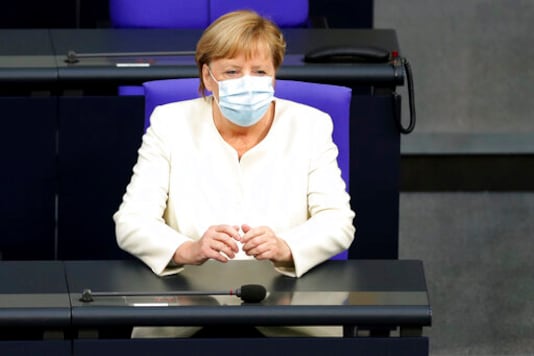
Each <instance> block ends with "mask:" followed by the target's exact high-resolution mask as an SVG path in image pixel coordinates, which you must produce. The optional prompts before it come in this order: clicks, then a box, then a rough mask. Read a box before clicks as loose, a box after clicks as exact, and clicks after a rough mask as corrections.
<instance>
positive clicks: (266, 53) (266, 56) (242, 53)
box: [213, 40, 273, 65]
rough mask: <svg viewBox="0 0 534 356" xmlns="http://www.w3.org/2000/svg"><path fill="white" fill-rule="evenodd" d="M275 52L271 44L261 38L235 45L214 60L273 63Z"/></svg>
mask: <svg viewBox="0 0 534 356" xmlns="http://www.w3.org/2000/svg"><path fill="white" fill-rule="evenodd" d="M272 56H273V54H272V51H271V48H270V46H269V45H268V44H267V43H265V42H263V41H259V40H255V41H247V42H246V44H245V43H242V44H241V45H240V46H238V45H235V44H234V45H233V46H231V48H228V49H227V50H226V51H223V53H221V56H220V57H218V58H215V59H214V60H213V62H226V63H227V62H233V63H245V62H250V63H261V64H264V65H272V64H273V57H272Z"/></svg>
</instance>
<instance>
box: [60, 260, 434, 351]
mask: <svg viewBox="0 0 534 356" xmlns="http://www.w3.org/2000/svg"><path fill="white" fill-rule="evenodd" d="M65 269H66V276H67V282H68V284H69V291H70V298H71V304H72V324H73V328H74V329H75V330H78V332H79V335H80V336H81V337H79V338H77V340H76V341H75V344H74V348H75V350H76V349H78V350H80V351H82V352H85V353H84V354H88V353H87V351H83V350H92V351H93V352H98V350H103V349H105V348H107V349H109V348H112V349H115V350H117V351H118V350H121V351H125V350H128V352H133V353H134V354H136V355H137V354H145V352H147V353H148V352H149V350H150V348H151V347H157V348H158V350H161V349H167V348H168V349H169V350H170V349H172V348H176V349H180V350H181V351H187V350H195V352H199V353H200V354H203V353H209V352H213V351H214V350H216V349H219V352H221V351H223V352H224V350H221V349H220V348H221V347H228V348H227V349H226V351H230V350H232V352H234V351H233V350H234V348H235V347H236V346H237V344H240V345H241V346H240V347H244V345H246V344H247V342H250V340H249V341H247V340H246V339H239V341H237V342H236V341H235V340H234V343H232V341H231V340H230V341H229V340H228V339H219V340H217V339H209V340H208V341H204V340H203V343H199V342H198V341H199V340H194V339H174V340H157V341H155V340H140V339H136V340H131V342H128V343H124V342H121V341H119V340H116V339H115V340H102V339H98V329H99V328H100V327H106V328H109V327H116V328H118V327H122V326H125V325H127V326H143V325H147V326H169V325H186V326H191V325H202V326H210V325H211V326H213V325H227V326H228V327H232V326H233V325H242V324H246V325H251V324H252V325H262V326H281V325H344V326H345V330H346V331H347V332H346V334H345V337H344V338H317V339H309V338H305V339H306V340H307V341H306V342H304V341H303V340H304V339H302V338H301V339H299V338H297V339H294V338H289V339H288V338H273V339H270V338H268V339H265V340H263V339H258V340H255V341H254V344H255V345H256V346H255V347H254V350H255V353H256V350H257V352H259V354H261V355H264V354H268V352H273V350H274V349H276V348H277V347H284V349H283V350H284V352H286V351H287V350H288V349H286V348H289V350H293V351H298V350H299V349H300V351H301V352H302V349H303V348H304V349H305V350H306V352H307V354H319V353H318V352H319V350H322V352H324V351H325V350H326V349H328V348H332V351H334V350H335V352H336V354H338V352H339V354H348V353H349V352H355V350H364V351H365V354H366V355H375V354H386V352H392V350H395V352H397V353H400V354H403V353H402V352H407V353H404V354H407V355H408V354H410V355H423V354H427V353H428V339H427V338H426V337H423V336H422V329H423V328H424V327H427V326H430V324H431V307H430V304H429V300H428V295H427V290H426V282H425V277H424V271H423V265H422V263H421V262H420V261H399V260H383V261H382V260H349V261H328V262H326V263H325V264H323V265H321V266H319V267H317V268H316V269H314V270H312V271H310V272H309V273H308V274H306V275H305V276H303V277H302V278H300V279H294V278H289V277H285V276H282V275H280V274H278V273H277V272H275V271H274V270H273V268H272V266H271V265H270V263H260V262H256V261H232V262H229V263H228V264H225V265H221V264H220V263H217V262H208V263H206V264H204V265H202V266H188V267H186V269H185V270H184V271H183V272H181V273H179V274H177V275H173V276H168V277H163V278H161V277H157V276H155V275H154V274H153V273H152V272H151V271H150V270H149V269H148V268H147V267H146V266H144V265H143V264H141V263H139V262H138V261H72V262H71V261H69V262H66V263H65ZM251 283H256V284H261V285H263V286H265V287H266V289H267V291H268V295H267V297H266V299H265V300H263V301H262V302H260V303H257V304H243V303H242V302H241V300H240V299H239V298H237V297H235V296H217V298H215V297H206V296H175V297H171V296H166V297H158V296H157V295H158V292H160V293H161V292H169V291H218V290H229V289H233V288H237V287H239V286H241V285H244V284H251ZM88 288H89V289H91V290H92V291H93V292H98V291H100V292H117V293H118V294H119V295H120V293H126V292H139V291H144V292H151V293H152V292H153V293H154V296H152V297H148V296H142V297H131V296H130V297H123V296H122V297H121V296H107V297H105V296H102V297H98V296H96V297H95V298H94V301H92V302H82V301H80V297H81V293H82V291H83V290H84V289H88ZM376 328H378V329H382V330H384V329H387V330H391V331H392V334H390V335H391V336H390V337H387V335H382V336H383V337H361V336H362V334H361V333H360V332H361V331H362V330H373V329H376ZM396 331H397V332H396ZM87 335H89V337H87ZM83 336H85V337H83ZM288 340H291V341H288ZM99 345H100V346H99ZM148 345H151V347H149V346H148ZM274 345H277V346H276V347H275V346H274ZM140 350H144V351H140ZM210 350H211V351H210ZM350 350H352V351H350ZM388 350H389V351H388ZM407 350H409V351H407ZM353 354H354V353H353Z"/></svg>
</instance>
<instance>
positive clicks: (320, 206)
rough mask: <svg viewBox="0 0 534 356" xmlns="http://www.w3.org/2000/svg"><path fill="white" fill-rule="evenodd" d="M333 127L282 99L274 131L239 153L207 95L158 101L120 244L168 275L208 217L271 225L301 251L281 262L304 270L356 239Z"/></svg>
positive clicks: (119, 225)
mask: <svg viewBox="0 0 534 356" xmlns="http://www.w3.org/2000/svg"><path fill="white" fill-rule="evenodd" d="M332 129H333V126H332V120H331V118H330V116H329V115H327V114H326V113H324V112H321V111H319V110H317V109H315V108H312V107H309V106H306V105H301V104H298V103H294V102H291V101H287V100H282V99H276V100H275V117H274V121H273V124H272V126H271V129H270V131H269V133H268V134H267V136H266V137H265V138H264V139H263V140H262V141H261V142H260V143H259V144H258V145H256V146H255V147H253V148H252V149H250V150H249V151H247V152H246V153H245V154H244V155H243V156H242V157H241V159H238V155H237V152H236V151H235V150H234V149H233V148H232V147H231V146H230V145H229V144H228V143H226V142H225V141H224V140H223V138H222V137H221V136H220V134H219V132H218V131H217V129H216V127H215V125H214V122H213V114H212V106H211V100H210V98H208V99H203V98H198V99H193V100H188V101H182V102H176V103H171V104H166V105H162V106H159V107H157V108H156V109H155V111H154V113H153V114H152V117H151V125H150V127H149V128H148V130H147V132H146V134H145V135H144V136H143V142H142V145H141V148H140V149H139V157H138V161H137V163H136V165H135V167H134V169H133V176H132V178H131V181H130V183H129V185H128V187H127V189H126V193H125V195H124V197H123V201H122V204H121V205H120V208H119V210H118V211H117V212H116V213H115V214H114V216H113V218H114V221H115V224H116V236H117V242H118V244H119V246H120V247H121V248H122V249H124V250H126V251H127V252H129V253H131V254H132V255H134V256H137V257H138V258H140V259H141V260H142V261H144V262H145V263H146V264H147V265H148V266H149V267H150V268H151V269H152V270H153V271H154V273H156V274H158V275H166V274H171V273H177V272H179V270H180V269H181V266H175V265H173V264H172V263H170V261H171V260H172V257H173V255H174V252H175V251H176V249H177V248H178V247H179V246H180V245H181V244H182V243H184V242H185V241H188V240H191V239H193V240H197V239H200V237H201V236H202V235H203V233H204V232H205V231H206V229H207V228H208V227H209V226H211V225H215V224H230V225H239V226H240V225H242V224H248V225H250V226H252V227H255V226H260V225H266V226H269V227H270V228H272V229H273V231H274V232H275V233H276V235H277V236H279V237H280V238H283V239H284V240H285V241H286V242H287V244H288V245H289V248H290V249H291V252H292V255H293V259H294V268H283V269H282V268H277V270H278V271H279V272H280V273H283V274H285V275H289V276H294V277H300V276H302V275H303V274H304V273H306V272H307V271H308V270H309V269H310V268H312V267H314V266H315V265H317V264H319V263H321V262H323V261H325V260H327V259H329V258H330V257H332V256H334V255H336V254H337V253H339V252H341V251H343V250H345V249H347V248H348V247H349V246H350V244H351V242H352V240H353V238H354V230H355V229H354V226H353V218H354V212H353V211H352V210H351V208H350V201H349V200H350V198H349V195H348V194H347V193H346V191H345V183H344V181H343V180H342V178H341V171H340V169H339V167H338V164H337V160H336V157H337V152H338V151H337V147H336V146H335V144H334V143H333V141H332ZM240 252H241V251H240ZM236 258H249V257H248V256H246V255H245V254H244V253H239V254H238V255H237V256H236Z"/></svg>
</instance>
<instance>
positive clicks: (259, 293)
mask: <svg viewBox="0 0 534 356" xmlns="http://www.w3.org/2000/svg"><path fill="white" fill-rule="evenodd" d="M180 295H189V296H195V295H197V296H198V295H235V296H237V297H239V298H241V300H242V301H243V302H245V303H259V302H261V301H262V300H263V299H265V296H266V295H267V290H266V289H265V287H264V286H262V285H259V284H245V285H242V286H241V288H237V289H235V290H230V291H162V292H93V291H92V290H91V289H84V290H83V291H82V293H81V296H80V299H79V300H80V301H81V302H84V303H90V302H93V301H94V300H95V297H163V296H180Z"/></svg>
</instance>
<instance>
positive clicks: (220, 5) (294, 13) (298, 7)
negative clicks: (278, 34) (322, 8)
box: [210, 0, 309, 28]
mask: <svg viewBox="0 0 534 356" xmlns="http://www.w3.org/2000/svg"><path fill="white" fill-rule="evenodd" d="M239 9H252V10H255V11H256V12H258V13H259V14H260V15H262V16H265V17H267V18H269V19H271V20H272V21H274V22H275V23H276V24H277V25H278V26H280V27H286V28H287V27H306V26H307V25H308V17H309V4H308V0H290V1H287V0H268V1H266V0H232V1H228V0H210V23H211V22H213V21H215V20H216V19H217V18H219V17H220V16H221V15H224V14H226V13H227V12H230V11H234V10H239Z"/></svg>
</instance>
